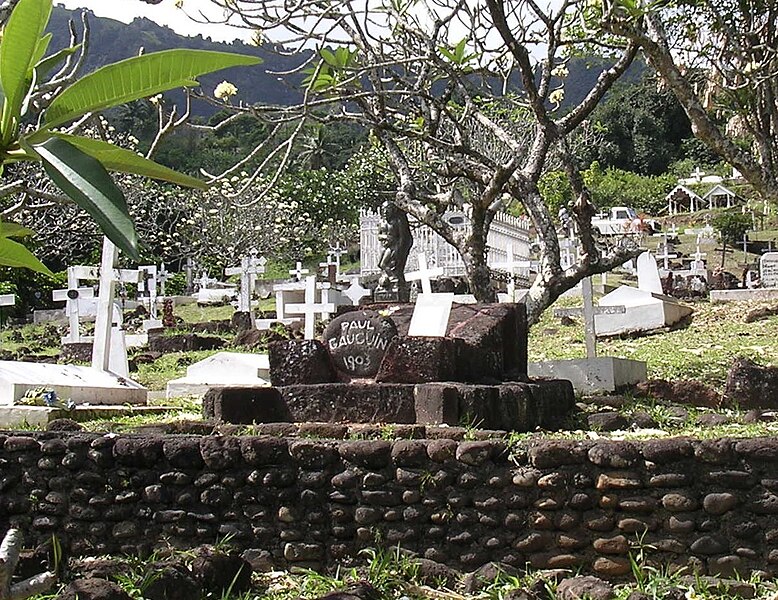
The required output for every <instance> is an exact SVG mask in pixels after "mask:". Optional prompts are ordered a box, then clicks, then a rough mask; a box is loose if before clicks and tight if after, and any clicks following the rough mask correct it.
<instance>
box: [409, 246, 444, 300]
mask: <svg viewBox="0 0 778 600" xmlns="http://www.w3.org/2000/svg"><path fill="white" fill-rule="evenodd" d="M418 257H419V270H418V271H411V272H410V273H406V274H405V280H406V281H419V282H421V293H422V294H431V293H432V280H433V279H437V278H438V277H440V276H441V275H443V273H444V271H443V269H442V268H440V267H437V268H435V269H428V268H427V257H426V255H425V254H424V253H423V252H419V255H418Z"/></svg>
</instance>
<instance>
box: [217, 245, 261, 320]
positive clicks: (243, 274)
mask: <svg viewBox="0 0 778 600" xmlns="http://www.w3.org/2000/svg"><path fill="white" fill-rule="evenodd" d="M266 264H267V259H266V258H265V257H264V256H261V257H259V258H256V257H254V256H244V257H243V258H242V259H240V266H239V267H229V268H227V269H224V274H225V275H226V276H230V275H240V294H239V295H238V312H248V313H250V312H251V295H252V293H253V292H254V287H255V286H256V283H257V275H262V274H264V272H265V265H266Z"/></svg>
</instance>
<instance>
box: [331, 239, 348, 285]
mask: <svg viewBox="0 0 778 600" xmlns="http://www.w3.org/2000/svg"><path fill="white" fill-rule="evenodd" d="M344 254H346V249H345V248H341V247H340V242H336V243H335V245H334V246H330V251H329V256H334V257H335V277H340V257H341V256H343V255H344ZM329 256H328V258H327V260H330V258H329Z"/></svg>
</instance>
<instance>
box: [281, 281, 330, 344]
mask: <svg viewBox="0 0 778 600" xmlns="http://www.w3.org/2000/svg"><path fill="white" fill-rule="evenodd" d="M286 312H287V313H288V314H293V315H305V339H306V340H312V339H314V335H315V324H316V315H327V316H329V315H331V314H332V313H334V312H335V305H334V304H333V303H331V302H320V303H319V304H317V303H316V275H310V276H308V277H306V278H305V302H304V303H303V304H287V305H286Z"/></svg>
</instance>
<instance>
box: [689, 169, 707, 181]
mask: <svg viewBox="0 0 778 600" xmlns="http://www.w3.org/2000/svg"><path fill="white" fill-rule="evenodd" d="M704 175H705V171H701V170H700V167H695V168H694V171H692V177H694V178H695V179H696V180H697V181H700V180H701V179H702V178H703V176H704Z"/></svg>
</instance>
